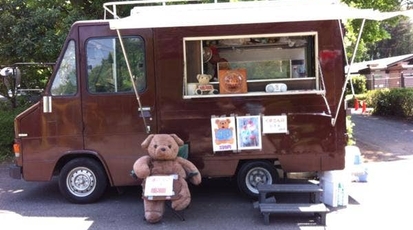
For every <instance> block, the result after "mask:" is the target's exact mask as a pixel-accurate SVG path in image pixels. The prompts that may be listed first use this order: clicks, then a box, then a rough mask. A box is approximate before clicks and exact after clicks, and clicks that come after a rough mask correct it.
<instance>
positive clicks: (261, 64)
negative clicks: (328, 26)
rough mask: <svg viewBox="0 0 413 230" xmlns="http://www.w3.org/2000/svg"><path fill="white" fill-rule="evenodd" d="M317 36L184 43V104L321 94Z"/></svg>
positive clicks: (266, 36)
mask: <svg viewBox="0 0 413 230" xmlns="http://www.w3.org/2000/svg"><path fill="white" fill-rule="evenodd" d="M317 44H318V43H317V32H303V33H288V34H259V35H243V36H220V37H187V38H184V58H185V60H184V63H185V65H184V68H185V69H184V73H185V74H184V87H183V90H184V98H192V97H205V96H213V97H219V96H220V97H222V96H239V95H240V94H243V95H245V96H256V95H275V94H299V93H320V91H321V89H320V84H319V74H318V64H317V61H316V60H317V53H318V47H317Z"/></svg>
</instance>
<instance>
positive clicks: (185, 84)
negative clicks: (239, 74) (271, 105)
mask: <svg viewBox="0 0 413 230" xmlns="http://www.w3.org/2000/svg"><path fill="white" fill-rule="evenodd" d="M304 36H307V37H309V36H312V37H313V38H314V39H313V41H312V42H313V43H314V44H312V46H311V47H312V48H311V49H312V50H311V51H312V52H314V54H312V57H311V58H313V60H311V61H312V64H311V66H312V68H314V71H313V72H314V73H313V74H314V76H306V77H302V78H291V77H290V78H278V79H276V78H272V79H250V80H248V79H247V82H248V84H249V83H254V82H262V83H264V82H268V83H270V82H277V81H287V82H293V81H298V82H300V81H301V82H304V81H305V80H307V81H309V80H313V81H314V84H315V87H312V88H311V89H303V90H291V91H285V92H271V93H269V92H265V90H264V91H259V92H258V91H251V92H247V93H234V94H207V95H196V94H195V95H189V94H188V85H189V84H190V83H191V82H188V80H189V77H188V74H189V73H188V67H189V65H190V64H188V55H187V49H188V46H190V44H189V43H188V42H199V45H198V46H199V48H200V50H199V52H200V54H201V55H200V60H199V62H200V63H201V64H200V65H201V69H200V72H201V73H204V67H203V64H202V63H203V59H202V52H203V51H202V49H203V45H202V44H203V43H204V42H205V41H214V40H215V41H216V40H225V39H254V38H280V37H304ZM246 47H247V46H245V45H238V46H237V48H246ZM268 47H270V45H269V46H268ZM248 48H251V47H248ZM252 48H254V47H252ZM307 48H308V45H307ZM318 52H319V35H318V32H317V31H303V32H291V33H268V34H247V35H227V36H198V37H184V38H183V55H184V57H183V59H184V65H183V68H184V76H183V91H182V93H183V98H184V99H191V98H205V97H239V96H247V97H248V96H274V95H286V94H287V95H288V94H292V95H295V94H320V95H325V90H324V89H323V87H322V84H320V83H322V82H323V80H322V79H321V78H322V77H323V76H322V74H321V73H320V71H321V69H320V65H319V61H318ZM293 60H294V59H290V68H291V61H293ZM307 60H308V59H307V56H305V61H307ZM250 62H253V61H250ZM290 76H291V75H290ZM211 84H212V85H217V84H218V85H219V82H211ZM298 84H299V83H298ZM215 87H216V86H215Z"/></svg>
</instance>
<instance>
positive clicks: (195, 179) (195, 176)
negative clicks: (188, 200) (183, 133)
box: [177, 157, 202, 185]
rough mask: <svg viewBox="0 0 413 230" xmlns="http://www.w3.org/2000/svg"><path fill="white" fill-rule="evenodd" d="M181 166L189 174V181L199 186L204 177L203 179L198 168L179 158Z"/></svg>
mask: <svg viewBox="0 0 413 230" xmlns="http://www.w3.org/2000/svg"><path fill="white" fill-rule="evenodd" d="M177 160H178V162H179V164H181V165H182V167H183V168H184V170H185V172H186V173H187V175H188V176H189V180H190V181H191V183H193V184H195V185H198V184H200V183H201V180H202V177H201V173H200V172H199V170H198V168H197V167H196V166H195V165H194V164H193V163H192V162H190V161H188V160H186V159H184V158H182V157H178V158H177Z"/></svg>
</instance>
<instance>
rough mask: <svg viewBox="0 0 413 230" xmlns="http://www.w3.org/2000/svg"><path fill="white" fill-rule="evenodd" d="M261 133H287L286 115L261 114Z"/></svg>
mask: <svg viewBox="0 0 413 230" xmlns="http://www.w3.org/2000/svg"><path fill="white" fill-rule="evenodd" d="M262 132H263V133H288V127H287V115H279V116H263V117H262Z"/></svg>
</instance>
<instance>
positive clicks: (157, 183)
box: [144, 175, 174, 196]
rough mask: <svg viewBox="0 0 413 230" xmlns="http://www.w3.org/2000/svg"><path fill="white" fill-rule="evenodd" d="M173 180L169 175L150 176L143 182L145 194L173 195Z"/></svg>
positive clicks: (172, 176)
mask: <svg viewBox="0 0 413 230" xmlns="http://www.w3.org/2000/svg"><path fill="white" fill-rule="evenodd" d="M173 180H174V175H171V176H150V177H147V178H146V182H145V191H144V194H145V196H173V195H174V192H173Z"/></svg>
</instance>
